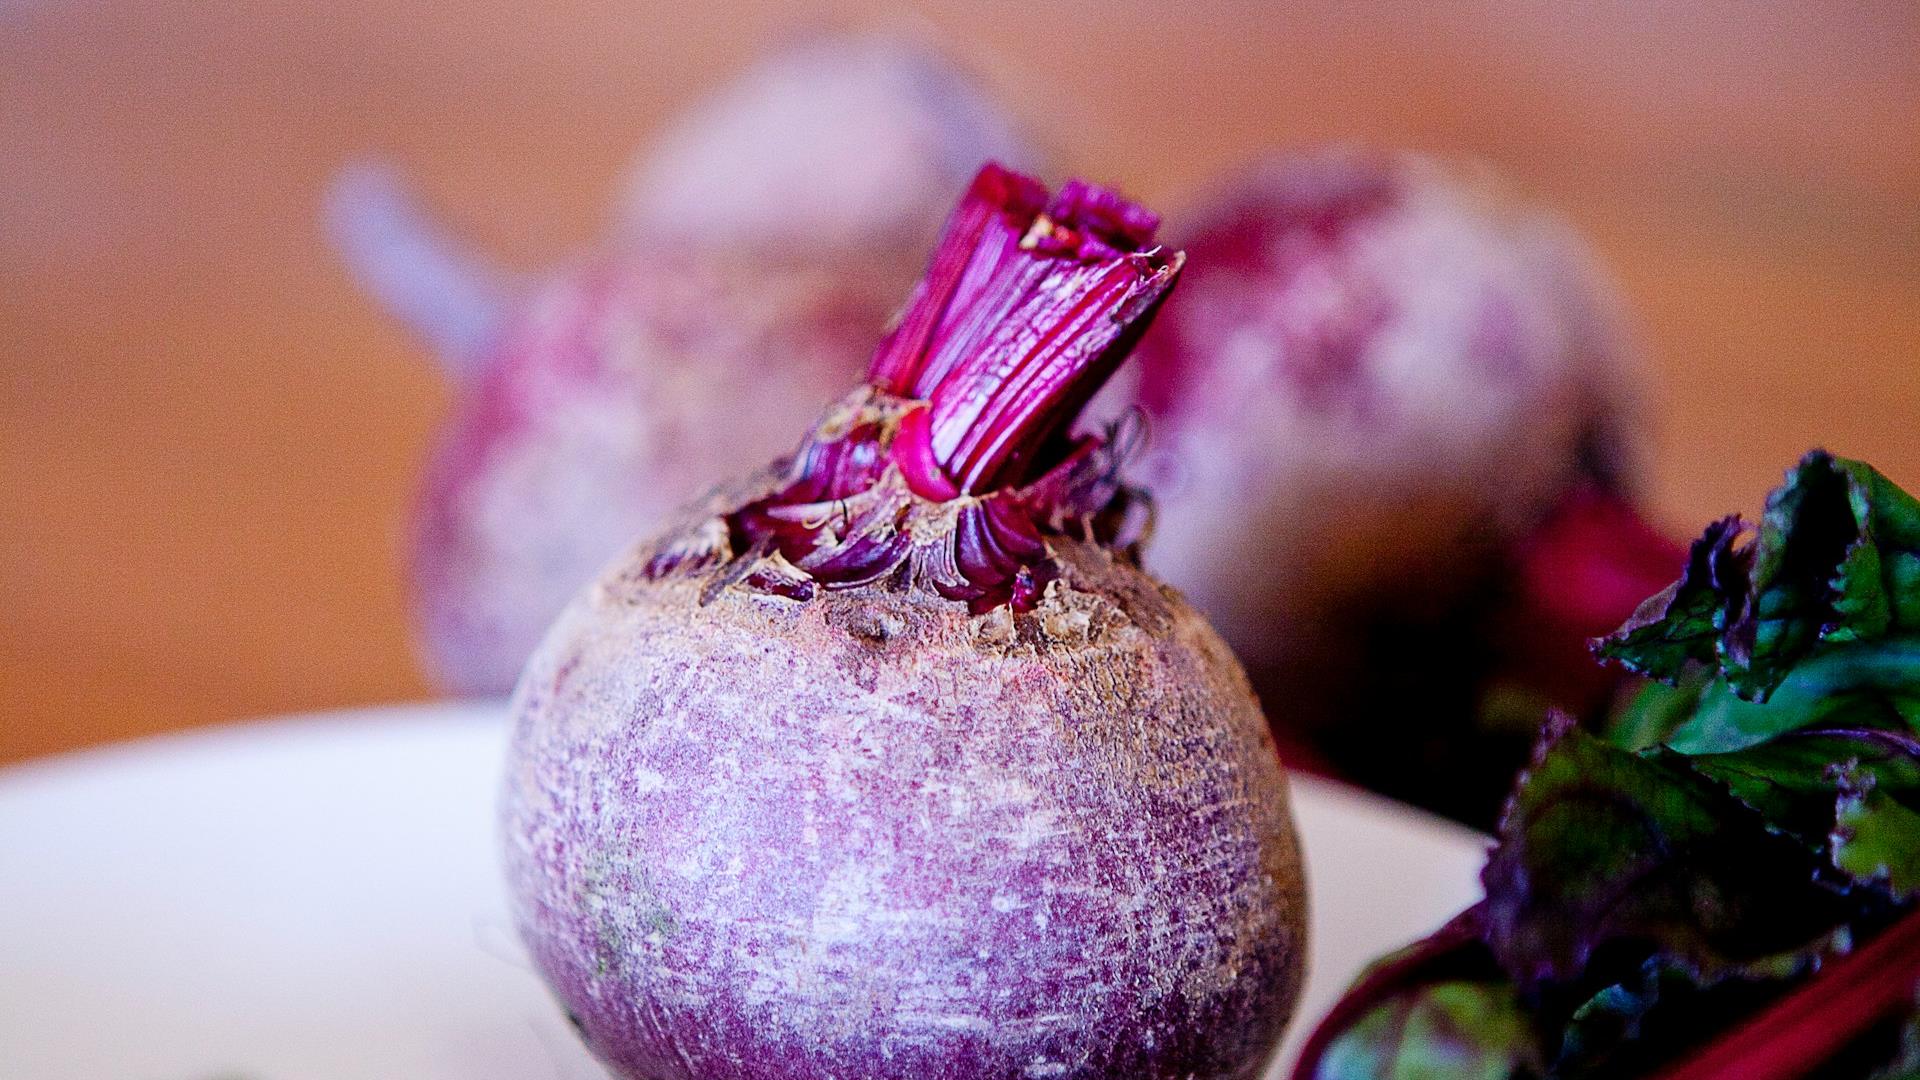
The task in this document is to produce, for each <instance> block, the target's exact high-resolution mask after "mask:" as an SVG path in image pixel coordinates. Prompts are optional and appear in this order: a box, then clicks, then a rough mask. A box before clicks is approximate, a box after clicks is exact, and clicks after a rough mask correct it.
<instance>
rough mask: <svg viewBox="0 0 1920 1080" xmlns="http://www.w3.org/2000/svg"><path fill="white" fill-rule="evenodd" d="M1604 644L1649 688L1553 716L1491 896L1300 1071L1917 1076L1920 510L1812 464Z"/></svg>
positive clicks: (1489, 882)
mask: <svg viewBox="0 0 1920 1080" xmlns="http://www.w3.org/2000/svg"><path fill="white" fill-rule="evenodd" d="M1594 646H1595V652H1596V653H1597V654H1598V655H1599V656H1601V657H1602V658H1603V659H1606V660H1610V661H1613V662H1615V663H1618V664H1620V665H1621V666H1623V667H1626V668H1628V669H1629V670H1632V671H1635V672H1637V673H1640V674H1643V675H1646V676H1649V677H1650V678H1652V679H1656V680H1659V681H1658V682H1655V683H1652V684H1650V685H1648V687H1647V688H1646V689H1645V690H1643V691H1642V692H1641V693H1639V694H1638V695H1636V696H1635V697H1633V698H1632V699H1631V700H1630V701H1628V702H1627V703H1626V704H1624V705H1623V706H1621V707H1620V708H1618V709H1616V710H1615V711H1614V712H1613V714H1612V715H1611V716H1610V717H1609V718H1608V719H1607V721H1606V722H1605V723H1604V724H1602V725H1601V726H1600V730H1598V731H1590V730H1586V729H1584V728H1582V727H1581V726H1579V725H1578V724H1577V723H1575V722H1574V721H1573V720H1572V719H1570V718H1567V717H1554V718H1552V719H1550V720H1549V721H1548V723H1547V724H1546V726H1545V728H1544V730H1543V731H1542V733H1541V736H1540V739H1539V741H1538V744H1537V747H1536V750H1535V753H1534V757H1533V760H1532V761H1531V763H1530V764H1529V766H1528V768H1527V769H1526V770H1525V771H1524V772H1523V773H1522V774H1521V776H1520V778H1519V780H1518V782H1517V785H1516V788H1515V790H1514V792H1513V793H1512V795H1511V797H1510V798H1509V800H1508V803H1507V808H1506V810H1505V812H1504V814H1503V815H1502V819H1501V822H1500V826H1499V829H1498V833H1497V842H1496V845H1495V847H1494V849H1493V851H1492V853H1491V855H1490V856H1489V859H1488V863H1487V866H1486V869H1485V870H1484V871H1483V875H1482V877H1483V880H1484V882H1485V884H1486V888H1487V899H1486V900H1484V901H1482V902H1481V903H1480V904H1478V905H1476V906H1475V907H1473V908H1471V909H1469V910H1468V911H1466V912H1464V913H1463V914H1462V915H1461V916H1460V917H1459V918H1458V919H1456V920H1455V921H1454V922H1453V923H1451V924H1449V925H1448V927H1446V928H1445V929H1443V930H1442V931H1440V932H1439V933H1438V934H1436V935H1434V936H1433V937H1432V938H1429V939H1427V940H1426V941H1423V942H1420V943H1418V944H1416V945H1414V946H1411V947H1410V948H1409V949H1407V950H1405V951H1403V952H1402V953H1400V954H1398V955H1396V956H1394V957H1390V958H1388V959H1386V960H1384V961H1382V962H1381V963H1380V964H1379V965H1377V966H1376V967H1375V969H1374V970H1373V971H1371V972H1369V973H1368V974H1367V975H1366V976H1363V977H1362V979H1361V980H1360V981H1359V982H1358V983H1357V984H1356V985H1355V986H1354V987H1353V988H1352V989H1351V990H1350V991H1349V993H1348V995H1347V998H1346V999H1345V1000H1344V1001H1343V1002H1342V1003H1341V1004H1340V1005H1339V1006H1337V1007H1336V1008H1335V1010H1334V1011H1333V1013H1332V1014H1331V1015H1329V1016H1328V1018H1327V1019H1326V1020H1325V1021H1324V1022H1323V1023H1322V1025H1321V1027H1320V1029H1319V1030H1318V1031H1316V1032H1315V1033H1314V1036H1313V1038H1312V1040H1311V1041H1310V1043H1309V1045H1308V1047H1307V1050H1306V1053H1305V1054H1304V1055H1303V1057H1302V1059H1301V1062H1300V1065H1299V1068H1298V1070H1297V1072H1296V1074H1295V1075H1296V1080H1360V1078H1371V1077H1388V1076H1401V1075H1408V1074H1409V1073H1408V1070H1415V1071H1417V1072H1418V1075H1421V1076H1436V1077H1454V1076H1459V1077H1474V1078H1518V1077H1535V1076H1554V1077H1580V1078H1586V1077H1615V1076H1619V1077H1625V1076H1646V1075H1661V1076H1669V1077H1673V1078H1685V1080H1694V1078H1699V1077H1706V1076H1719V1075H1726V1076H1732V1075H1738V1076H1742V1077H1763V1078H1764V1077H1775V1076H1777V1077H1781V1078H1783V1080H1784V1078H1786V1077H1790V1076H1798V1075H1803V1074H1804V1073H1805V1071H1806V1070H1807V1069H1808V1068H1810V1067H1813V1066H1817V1067H1818V1069H1819V1075H1821V1076H1823V1077H1828V1076H1830V1077H1835V1078H1842V1080H1845V1078H1867V1077H1894V1076H1907V1075H1912V1072H1911V1070H1914V1069H1916V1068H1920V1042H1917V1041H1916V1038H1915V1031H1916V1029H1915V1025H1914V1019H1913V1018H1914V1015H1915V1004H1914V997H1915V987H1916V984H1920V921H1916V920H1920V913H1916V910H1917V909H1920V903H1917V901H1920V501H1916V500H1915V499H1914V498H1913V497H1912V496H1910V495H1908V494H1907V493H1906V492H1905V491H1902V490H1901V489H1900V488H1898V487H1897V486H1895V485H1894V484H1893V483H1892V482H1891V481H1889V480H1887V478H1886V477H1884V476H1882V475H1881V474H1880V473H1878V472H1876V471H1875V470H1874V469H1872V468H1871V467H1869V466H1867V465H1864V464H1861V463H1859V462H1855V461H1848V460H1846V459H1843V458H1836V457H1833V456H1832V455H1829V454H1827V453H1825V452H1821V451H1816V452H1814V453H1811V454H1809V455H1807V457H1806V458H1805V459H1804V460H1802V461H1801V462H1800V464H1799V465H1798V466H1796V467H1795V468H1794V469H1793V470H1792V471H1791V472H1789V473H1788V475H1787V479H1786V483H1785V484H1784V485H1783V486H1782V487H1781V488H1779V489H1778V490H1777V491H1775V492H1774V493H1773V495H1772V496H1771V497H1770V498H1769V499H1768V502H1767V507H1766V511H1765V514H1764V515H1763V517H1762V519H1761V522H1760V524H1759V527H1758V529H1757V530H1753V531H1751V532H1750V531H1749V530H1748V529H1746V528H1745V527H1744V526H1743V525H1742V523H1741V522H1740V521H1739V520H1738V519H1737V518H1727V519H1724V520H1722V521H1719V522H1715V523H1714V524H1713V525H1711V526H1710V527H1709V528H1708V529H1707V530H1706V532H1705V533H1704V535H1702V536H1701V538H1700V539H1699V540H1697V541H1696V542H1695V543H1694V545H1693V547H1692V549H1691V551H1690V552H1689V556H1688V560H1687V563H1686V566H1685V569H1684V571H1683V573H1682V576H1681V577H1680V579H1679V580H1678V581H1676V582H1675V583H1674V584H1673V585H1672V586H1670V587H1668V588H1667V589H1666V590H1664V591H1662V592H1661V593H1659V594H1658V595H1656V596H1654V597H1653V598H1651V599H1649V600H1648V601H1647V602H1646V603H1645V604H1643V605H1641V607H1640V609H1639V610H1638V611H1637V612H1636V613H1635V614H1634V616H1633V617H1632V618H1631V619H1630V620H1628V622H1627V623H1626V625H1624V626H1622V627H1621V628H1620V629H1619V630H1618V631H1616V632H1615V633H1613V634H1612V635H1609V636H1608V637H1606V638H1603V639H1600V640H1598V641H1596V642H1595V643H1594ZM1863 946H1864V947H1863ZM1756 1014H1758V1015H1759V1016H1760V1019H1753V1020H1749V1018H1751V1017H1754V1016H1755V1015H1756ZM1743 1021H1746V1022H1745V1023H1743ZM1661 1070H1671V1071H1669V1072H1662V1071H1661ZM1729 1070H1731V1071H1729ZM1756 1070H1758V1071H1756Z"/></svg>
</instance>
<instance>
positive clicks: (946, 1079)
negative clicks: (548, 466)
mask: <svg viewBox="0 0 1920 1080" xmlns="http://www.w3.org/2000/svg"><path fill="white" fill-rule="evenodd" d="M1056 549H1057V551H1058V552H1059V553H1060V555H1061V557H1062V559H1063V562H1064V564H1065V567H1064V569H1065V576H1064V577H1063V578H1062V579H1061V580H1060V581H1058V582H1056V583H1055V584H1054V585H1053V586H1052V587H1051V588H1050V590H1049V593H1048V596H1047V597H1046V599H1044V600H1043V601H1042V602H1041V605H1040V607H1039V608H1038V609H1036V611H1035V612H1034V613H1033V614H1032V615H1029V616H1013V615H1011V614H1010V613H1009V612H1008V611H1007V609H1005V608H1000V609H996V610H995V611H993V612H989V613H987V614H984V615H977V616H976V615H969V614H967V610H966V606H965V605H964V604H960V603H956V602H951V601H944V600H940V599H937V598H934V597H932V596H930V595H927V594H922V593H919V592H889V591H883V590H880V589H873V588H862V589H855V590H849V591H846V592H826V593H823V594H821V595H820V596H819V597H816V598H815V599H814V600H811V601H807V602H796V601H790V600H785V599H782V598H779V597H774V596H768V595H765V594H761V593H754V592H750V591H746V590H742V589H740V588H738V587H733V588H729V589H727V590H726V591H724V592H722V593H721V594H720V596H719V597H718V598H717V599H715V600H714V601H713V602H712V603H711V604H710V605H707V606H704V607H702V606H699V605H697V604H696V602H695V599H694V598H695V594H696V593H697V592H698V588H699V583H698V581H695V580H689V579H685V578H669V579H667V580H663V581H647V580H645V579H644V575H643V574H642V572H641V571H640V569H639V568H640V567H641V566H643V565H644V562H645V558H646V556H647V554H648V552H647V550H646V549H644V548H643V549H642V550H640V551H638V552H636V553H634V555H633V556H631V557H630V558H629V559H628V560H627V561H626V562H625V564H624V567H616V568H614V569H611V570H610V571H609V572H608V574H607V575H606V576H604V577H603V578H602V579H601V580H600V582H599V583H598V584H597V585H596V586H594V587H593V588H592V589H591V590H589V591H588V592H587V593H585V594H583V595H582V597H581V598H580V599H578V600H577V601H576V602H575V604H574V605H573V606H572V607H571V608H570V609H569V610H568V613H567V614H566V615H565V616H564V617H563V618H562V620H561V621H560V622H559V623H558V624H557V625H556V627H555V629H554V631H553V632H552V634H551V635H550V636H549V637H548V638H547V640H546V642H545V643H544V644H543V645H542V647H541V649H540V651H539V652H538V654H537V655H536V656H535V658H534V660H533V661H532V663H531V664H530V666H529V669H528V674H527V677H526V678H525V680H524V681H523V682H522V684H521V686H520V688H519V691H518V692H517V695H516V698H515V705H514V711H515V714H516V717H517V721H516V726H515V732H514V737H513V747H512V751H511V756H510V760H509V772H508V778H507V784H506V791H505V799H504V803H503V807H504V810H503V818H504V833H505V841H506V855H507V867H508V879H509V883H510V890H511V894H512V896H513V898H514V901H515V905H516V913H517V918H518V922H519V925H520V929H521V932H522V934H523V936H524V938H525V939H526V940H527V941H528V942H529V944H530V945H531V948H532V951H533V956H534V958H535V960H536V962H537V964H538V966H539V968H540V971H541V972H542V974H543V975H544V976H545V977H546V978H547V980H548V981H549V984H550V985H551V986H552V987H553V988H554V989H555V991H556V993H557V994H558V995H559V997H560V998H561V1000H562V1002H563V1003H564V1004H565V1005H566V1007H567V1008H568V1010H569V1011H570V1013H571V1014H572V1015H573V1016H574V1017H575V1018H576V1020H577V1022H578V1024H579V1026H580V1028H581V1031H582V1033H583V1034H584V1036H585V1038H586V1039H587V1042H588V1044H589V1045H590V1046H591V1047H592V1049H593V1050H594V1051H595V1052H596V1053H597V1054H598V1055H599V1056H600V1057H601V1058H602V1059H603V1060H604V1061H606V1062H607V1063H608V1065H610V1066H611V1067H612V1068H613V1069H614V1070H615V1071H616V1072H617V1073H618V1074H619V1075H621V1076H623V1077H628V1078H647V1080H694V1078H710V1077H728V1078H753V1080H816V1078H817V1080H826V1078H829V1077H831V1078H839V1080H848V1078H894V1077H898V1078H902V1080H905V1078H915V1080H922V1078H930V1077H938V1078H942V1080H976V1078H988V1077H994V1078H999V1077H1007V1078H1016V1077H1076V1078H1114V1080H1119V1078H1122V1077H1124V1078H1127V1080H1157V1078H1169V1080H1171V1078H1175V1077H1182V1078H1214V1077H1236V1078H1238V1077H1253V1076H1256V1075H1258V1073H1259V1070H1260V1068H1261V1066H1262V1065H1263V1064H1264V1062H1265V1060H1266V1059H1267V1057H1268V1056H1269V1055H1270V1054H1271V1052H1272V1050H1273V1048H1274V1047H1275V1045H1276V1044H1277V1042H1278V1039H1279V1036H1280V1033H1281V1030H1282V1028H1283V1026H1284V1024H1285V1022H1286V1020H1287V1018H1288V1015H1289V1014H1290V1012H1291V1010H1292V1008H1293V1003H1294V1000H1295V996H1296V993H1297V991H1298V988H1299V984H1300V979H1301V963H1302V960H1303V958H1304V955H1305V926H1304V914H1305V905H1304V895H1303V888H1302V878H1301V869H1300V862H1299V853H1298V850H1297V846H1296V842H1295V837H1294V831H1293V826H1292V821H1291V818H1290V815H1289V812H1288V809H1287V800H1286V785H1285V778H1284V775H1283V774H1282V772H1281V769H1280V765H1279V761H1278V759H1277V757H1276V755H1275V753H1274V748H1273V742H1272V740H1271V738H1270V736H1269V735H1268V734H1267V728H1266V723H1265V721H1264V719H1263V717H1262V715H1261V713H1260V710H1259V706H1258V705H1257V703H1255V702H1254V700H1253V698H1252V696H1251V693H1250V692H1249V690H1248V687H1247V684H1246V680H1245V677H1244V675H1243V674H1242V673H1241V671H1240V669H1239V667H1238V665H1237V663H1236V662H1235V661H1234V660H1233V658H1232V656H1231V655H1230V653H1229V652H1228V651H1227V649H1226V647H1225V645H1224V644H1223V643H1222V642H1221V641H1220V640H1219V638H1218V637H1217V636H1215V635H1214V634H1213V632H1212V631H1211V630H1210V629H1208V628H1207V627H1206V625H1205V624H1204V622H1202V621H1201V620H1200V619H1199V618H1198V617H1197V616H1195V615H1194V614H1193V612H1192V611H1191V610H1190V609H1188V608H1187V607H1186V605H1185V604H1184V603H1183V602H1182V601H1180V600H1179V598H1178V597H1177V596H1176V595H1174V594H1172V593H1171V592H1170V591H1167V590H1164V589H1163V588H1162V587H1160V586H1158V585H1157V584H1156V583H1154V582H1152V581H1151V579H1149V578H1147V577H1146V576H1145V575H1144V574H1142V573H1140V572H1139V571H1138V570H1136V569H1134V568H1133V567H1132V566H1130V565H1126V564H1124V563H1122V562H1119V561H1117V560H1116V559H1115V557H1113V556H1111V555H1109V554H1107V553H1105V552H1102V551H1098V550H1095V549H1092V548H1087V547H1084V546H1082V545H1080V544H1078V543H1076V542H1071V541H1059V542H1057V543H1056Z"/></svg>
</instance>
